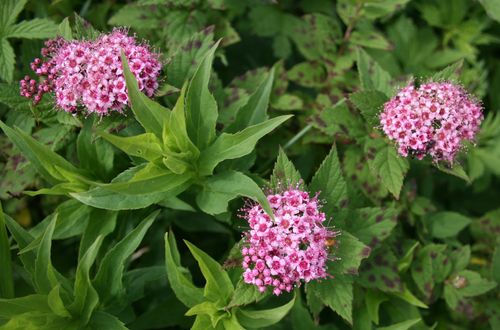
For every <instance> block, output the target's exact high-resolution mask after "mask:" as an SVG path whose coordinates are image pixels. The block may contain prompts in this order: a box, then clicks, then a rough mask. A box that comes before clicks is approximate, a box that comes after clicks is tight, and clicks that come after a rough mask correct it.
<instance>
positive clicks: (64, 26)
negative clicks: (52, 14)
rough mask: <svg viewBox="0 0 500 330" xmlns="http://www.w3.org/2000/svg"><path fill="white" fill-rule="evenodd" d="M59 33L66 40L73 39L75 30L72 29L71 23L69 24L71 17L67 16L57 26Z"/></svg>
mask: <svg viewBox="0 0 500 330" xmlns="http://www.w3.org/2000/svg"><path fill="white" fill-rule="evenodd" d="M57 34H58V35H60V36H61V37H63V38H64V39H65V40H72V39H73V32H72V31H71V25H70V24H69V18H68V17H65V18H64V19H63V20H62V21H61V23H59V26H58V27H57Z"/></svg>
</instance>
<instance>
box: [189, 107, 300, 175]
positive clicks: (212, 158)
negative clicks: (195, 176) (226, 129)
mask: <svg viewBox="0 0 500 330" xmlns="http://www.w3.org/2000/svg"><path fill="white" fill-rule="evenodd" d="M290 117H291V116H279V117H275V118H272V119H269V120H266V121H265V122H263V123H260V124H257V125H253V126H250V127H247V128H245V129H244V130H243V131H240V132H238V133H235V134H227V133H222V134H221V135H220V136H219V137H218V138H217V140H215V142H214V143H213V144H212V145H210V146H209V147H208V148H207V149H205V150H204V151H202V153H201V155H200V160H199V173H200V175H210V174H212V173H213V170H214V168H215V167H216V166H217V164H219V163H220V162H222V161H223V160H226V159H235V158H239V157H242V156H245V155H247V154H249V153H250V152H252V150H253V149H254V148H255V144H256V143H257V141H258V140H259V139H260V138H262V137H263V136H264V135H266V134H268V133H270V132H271V131H273V130H274V129H275V128H276V127H278V126H279V125H281V124H282V123H283V122H285V121H286V120H287V119H289V118H290Z"/></svg>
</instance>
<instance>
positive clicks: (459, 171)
mask: <svg viewBox="0 0 500 330" xmlns="http://www.w3.org/2000/svg"><path fill="white" fill-rule="evenodd" d="M433 165H434V166H435V167H436V168H437V169H438V170H440V171H441V172H444V173H447V174H450V175H453V176H456V177H457V178H460V179H462V180H464V181H465V182H467V183H471V180H470V178H469V176H468V175H467V173H466V172H465V170H464V169H463V167H462V166H461V165H460V164H458V163H454V164H453V165H452V166H451V167H450V166H449V165H448V164H443V165H440V164H433Z"/></svg>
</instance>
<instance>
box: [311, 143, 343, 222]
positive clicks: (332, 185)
mask: <svg viewBox="0 0 500 330" xmlns="http://www.w3.org/2000/svg"><path fill="white" fill-rule="evenodd" d="M310 188H311V191H313V192H319V193H320V198H321V199H322V200H325V201H326V204H325V206H324V210H325V212H326V213H327V214H328V215H329V216H332V215H333V214H334V213H335V212H336V211H338V210H339V209H340V208H343V207H346V206H347V203H348V196H347V186H346V183H345V180H344V176H343V174H342V169H341V167H340V163H339V158H338V155H337V146H336V145H333V146H332V149H331V150H330V153H329V154H328V155H327V156H326V157H325V159H324V160H323V162H322V163H321V165H320V166H319V168H318V170H317V171H316V173H315V174H314V176H313V178H312V179H311V184H310Z"/></svg>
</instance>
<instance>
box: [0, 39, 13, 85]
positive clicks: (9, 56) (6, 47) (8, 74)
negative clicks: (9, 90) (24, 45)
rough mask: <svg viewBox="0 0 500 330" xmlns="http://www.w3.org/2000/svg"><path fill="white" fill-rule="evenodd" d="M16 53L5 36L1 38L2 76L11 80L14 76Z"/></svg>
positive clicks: (0, 75) (0, 70)
mask: <svg viewBox="0 0 500 330" xmlns="http://www.w3.org/2000/svg"><path fill="white" fill-rule="evenodd" d="M15 64H16V55H15V53H14V49H12V46H11V45H10V43H9V42H8V41H7V39H5V38H1V39H0V78H1V79H3V80H5V81H7V82H11V81H12V78H13V77H14V65H15Z"/></svg>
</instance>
